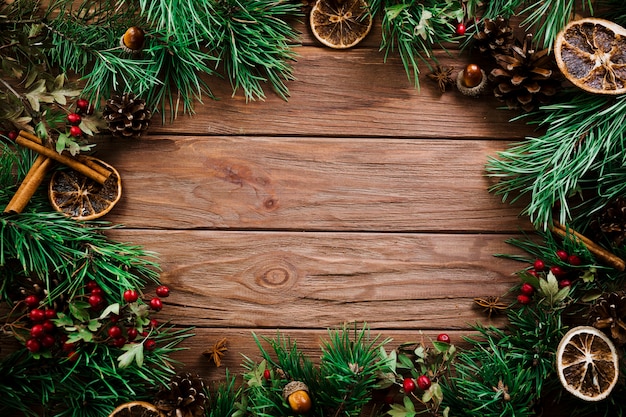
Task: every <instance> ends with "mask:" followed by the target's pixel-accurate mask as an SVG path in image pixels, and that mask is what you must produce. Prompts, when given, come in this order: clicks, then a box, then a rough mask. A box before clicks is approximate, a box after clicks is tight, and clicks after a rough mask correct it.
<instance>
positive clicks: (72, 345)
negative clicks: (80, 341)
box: [61, 342, 76, 352]
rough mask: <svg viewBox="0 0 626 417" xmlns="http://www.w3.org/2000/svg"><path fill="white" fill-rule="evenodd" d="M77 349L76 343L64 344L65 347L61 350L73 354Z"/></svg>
mask: <svg viewBox="0 0 626 417" xmlns="http://www.w3.org/2000/svg"><path fill="white" fill-rule="evenodd" d="M75 348H76V343H67V342H65V343H63V345H62V346H61V349H63V352H71V351H73V350H74V349H75Z"/></svg>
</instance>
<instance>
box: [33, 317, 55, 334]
mask: <svg viewBox="0 0 626 417" xmlns="http://www.w3.org/2000/svg"><path fill="white" fill-rule="evenodd" d="M42 326H43V330H44V331H45V332H46V333H52V332H53V331H54V329H56V326H55V325H54V323H53V322H51V321H50V320H46V321H44V322H43V325H42ZM33 327H34V326H33Z"/></svg>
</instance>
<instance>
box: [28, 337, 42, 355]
mask: <svg viewBox="0 0 626 417" xmlns="http://www.w3.org/2000/svg"><path fill="white" fill-rule="evenodd" d="M26 349H28V350H29V351H30V352H33V353H35V352H39V350H40V349H41V343H39V340H37V339H28V340H27V341H26Z"/></svg>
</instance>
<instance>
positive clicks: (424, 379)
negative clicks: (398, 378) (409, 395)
mask: <svg viewBox="0 0 626 417" xmlns="http://www.w3.org/2000/svg"><path fill="white" fill-rule="evenodd" d="M430 385H431V382H430V378H429V377H428V376H426V375H421V376H420V377H419V378H417V386H418V387H419V388H420V389H421V390H422V391H426V390H427V389H428V388H430Z"/></svg>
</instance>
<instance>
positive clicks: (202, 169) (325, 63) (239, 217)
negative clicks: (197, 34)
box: [97, 25, 533, 380]
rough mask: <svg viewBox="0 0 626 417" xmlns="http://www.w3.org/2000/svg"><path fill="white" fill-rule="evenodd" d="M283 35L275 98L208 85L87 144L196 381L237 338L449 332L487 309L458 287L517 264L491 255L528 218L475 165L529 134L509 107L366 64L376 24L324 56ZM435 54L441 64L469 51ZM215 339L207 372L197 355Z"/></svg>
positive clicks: (238, 347) (487, 286)
mask: <svg viewBox="0 0 626 417" xmlns="http://www.w3.org/2000/svg"><path fill="white" fill-rule="evenodd" d="M299 28H300V29H301V30H302V31H303V43H304V44H303V46H301V47H298V48H297V52H298V54H299V58H298V61H297V62H296V63H295V64H294V67H295V76H296V77H297V81H294V82H290V83H289V84H288V86H289V89H290V92H291V98H290V99H289V101H287V102H286V101H283V100H281V99H280V98H278V97H277V96H275V95H274V94H273V93H272V92H271V91H269V89H267V90H266V91H267V98H266V100H265V101H256V102H248V103H246V101H245V99H244V98H243V97H242V95H241V94H238V95H236V96H235V97H231V89H230V85H229V84H228V82H227V81H223V80H218V79H211V80H209V83H210V85H211V87H212V89H213V92H214V94H215V95H216V96H217V97H218V98H219V100H217V101H213V100H211V99H209V98H207V99H206V101H205V103H204V105H200V106H198V107H197V109H196V110H197V114H196V115H195V116H194V117H186V116H183V117H180V118H179V119H178V120H177V121H176V122H174V123H172V124H166V125H163V126H160V125H159V124H158V123H156V124H155V125H154V126H153V127H151V130H150V134H149V135H148V136H147V137H144V138H142V139H140V140H136V141H122V140H117V139H105V140H103V141H102V142H101V143H100V144H99V145H98V152H97V156H98V157H100V158H102V159H104V160H105V161H107V162H109V163H111V164H112V165H114V166H115V167H116V168H117V169H118V170H119V171H120V173H121V175H122V177H123V185H124V196H123V199H122V201H121V202H120V203H119V205H118V206H117V207H116V208H115V209H114V210H113V211H112V212H111V213H110V214H109V215H108V216H107V217H105V219H106V220H108V221H111V222H113V223H120V224H123V225H124V226H125V228H124V229H120V230H116V231H114V232H111V233H110V236H111V237H112V238H114V239H116V240H120V241H128V242H133V243H137V244H141V245H143V246H144V247H145V248H146V249H147V250H150V251H155V252H157V253H158V254H159V256H160V258H159V259H160V263H161V265H162V269H163V273H162V276H161V278H162V281H163V283H165V284H167V285H169V286H170V287H171V289H172V295H171V296H170V297H169V298H167V299H166V300H165V308H164V309H163V311H162V312H161V313H159V314H158V316H157V317H159V318H160V319H161V320H168V319H170V320H171V321H172V322H173V323H175V324H176V325H180V326H196V328H195V331H194V332H195V334H196V336H195V337H193V338H191V339H188V340H187V341H186V342H185V344H184V347H186V348H188V349H187V350H186V351H184V352H181V353H179V354H177V355H176V358H177V359H179V360H181V361H183V362H184V364H185V366H186V367H187V368H188V369H193V370H196V371H198V372H199V373H200V374H201V375H202V376H203V377H205V378H207V379H208V380H219V379H221V378H222V377H223V375H224V372H225V369H226V368H229V370H230V371H231V372H239V371H240V370H241V367H240V364H241V362H242V355H247V356H250V357H253V358H257V357H258V350H257V348H256V346H255V345H254V343H253V339H252V332H256V333H258V334H263V335H269V336H271V335H274V334H275V333H276V331H277V329H280V331H281V332H282V333H284V334H286V335H288V336H291V337H292V338H294V339H296V340H297V341H298V344H299V345H300V346H301V347H303V348H305V349H306V350H307V352H309V353H310V354H311V355H312V356H313V357H316V356H318V353H319V340H320V338H323V337H325V335H326V334H327V328H329V327H336V326H340V325H341V324H342V323H344V322H354V321H356V322H366V323H367V324H368V325H369V326H370V327H371V328H372V329H373V333H381V334H382V335H384V336H390V337H393V338H394V343H396V344H399V343H401V342H405V341H411V340H416V339H417V338H418V337H419V334H420V332H423V333H424V334H426V335H431V336H436V335H437V334H438V333H440V332H447V333H449V334H450V335H451V336H452V339H453V342H459V341H460V338H461V336H462V335H464V334H467V333H468V332H469V331H470V330H469V329H470V325H471V324H472V323H475V322H477V321H483V322H485V321H486V320H487V319H486V316H485V315H483V314H482V312H481V311H480V310H478V309H476V308H475V307H474V306H473V298H474V297H479V296H487V295H502V294H503V293H505V292H506V291H507V290H508V289H509V288H510V287H511V285H512V284H513V283H515V282H516V278H515V277H514V276H513V275H512V274H513V273H514V272H515V271H516V270H518V269H519V268H520V267H521V266H522V265H521V264H517V263H514V262H512V261H507V260H503V259H500V258H495V257H494V254H496V253H511V252H513V251H514V250H513V248H511V247H510V246H508V245H506V244H505V243H504V241H505V239H507V238H509V237H511V236H512V235H516V234H518V233H519V232H520V230H521V229H526V230H529V224H528V222H527V220H526V219H523V218H520V217H519V213H520V211H521V209H522V206H521V205H516V206H509V205H508V204H502V203H501V201H500V198H499V197H498V196H495V195H491V194H489V193H488V191H487V188H488V186H489V184H490V180H489V179H488V178H487V177H486V175H485V171H484V166H485V163H486V161H487V158H488V157H490V156H494V155H495V153H496V152H497V151H498V150H502V149H504V148H505V147H506V146H507V144H509V143H510V142H511V141H514V140H519V139H522V138H524V136H526V135H529V134H532V133H533V132H532V130H531V128H530V127H528V126H526V125H525V124H524V123H521V122H516V123H511V122H509V119H510V118H512V117H513V116H515V115H516V114H517V113H514V112H510V111H507V110H498V109H497V107H498V106H500V103H498V102H497V101H496V100H495V99H494V98H493V97H491V96H490V95H489V94H487V95H486V96H484V97H482V98H479V99H473V98H469V97H465V96H462V95H461V94H460V93H459V92H458V91H456V89H452V90H451V91H449V92H447V93H445V94H441V93H440V92H439V91H438V89H437V87H436V85H435V84H434V83H433V82H432V81H430V80H429V79H427V78H426V74H427V73H428V68H427V67H426V66H424V65H423V66H422V67H421V71H422V76H421V79H420V84H421V89H420V90H417V89H415V88H414V86H413V84H412V83H411V82H410V81H409V80H408V79H407V76H406V74H405V72H404V69H403V67H402V64H401V62H400V60H399V59H398V58H397V57H392V58H391V59H389V60H388V62H387V63H384V62H383V60H384V54H383V53H382V52H380V51H379V50H378V48H379V44H380V30H379V29H374V30H373V32H372V33H371V34H370V35H369V36H368V38H367V39H366V41H365V42H364V44H362V45H360V46H358V47H356V48H354V49H352V50H348V51H336V50H331V49H328V48H325V47H322V46H320V45H318V44H317V43H315V42H314V41H312V40H311V37H310V35H309V34H308V33H307V28H306V26H304V25H299ZM436 56H437V57H438V58H439V59H440V61H441V63H442V64H444V65H449V66H454V67H455V68H456V70H460V69H461V68H462V67H463V66H464V65H465V64H467V63H469V62H472V61H476V60H477V59H478V58H477V57H473V56H471V55H468V54H460V53H459V51H457V50H452V51H450V54H449V55H448V54H446V53H445V52H443V51H438V52H437V53H436ZM455 72H456V71H455ZM157 118H158V116H157ZM493 323H495V324H497V325H502V324H503V322H502V321H501V320H497V319H496V320H494V321H493ZM222 337H227V338H228V347H229V351H228V353H227V355H226V357H225V361H224V364H223V365H222V367H221V368H219V369H217V368H215V367H214V366H213V365H211V364H209V363H208V362H207V360H206V358H204V357H203V356H202V355H201V353H202V351H203V350H204V349H206V348H207V347H209V346H211V345H212V344H213V343H214V342H216V341H217V340H218V339H220V338H222Z"/></svg>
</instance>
